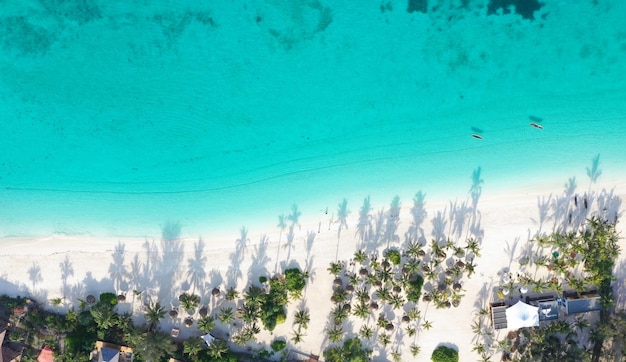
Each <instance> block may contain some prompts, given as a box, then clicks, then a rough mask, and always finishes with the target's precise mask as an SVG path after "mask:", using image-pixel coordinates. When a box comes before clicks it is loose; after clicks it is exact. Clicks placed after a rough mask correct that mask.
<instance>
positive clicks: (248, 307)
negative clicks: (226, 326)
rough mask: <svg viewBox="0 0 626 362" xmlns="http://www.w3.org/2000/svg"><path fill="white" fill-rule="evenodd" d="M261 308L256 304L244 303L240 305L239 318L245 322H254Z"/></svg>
mask: <svg viewBox="0 0 626 362" xmlns="http://www.w3.org/2000/svg"><path fill="white" fill-rule="evenodd" d="M260 313H261V308H260V307H259V306H258V305H255V304H250V303H245V304H244V305H243V306H242V307H241V319H243V321H244V322H246V323H254V322H255V321H256V320H257V319H259V317H260Z"/></svg>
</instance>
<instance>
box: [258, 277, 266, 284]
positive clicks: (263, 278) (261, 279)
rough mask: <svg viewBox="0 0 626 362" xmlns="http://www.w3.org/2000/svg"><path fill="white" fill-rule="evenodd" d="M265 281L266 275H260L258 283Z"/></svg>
mask: <svg viewBox="0 0 626 362" xmlns="http://www.w3.org/2000/svg"><path fill="white" fill-rule="evenodd" d="M266 281H267V277H266V276H264V275H262V276H260V277H259V283H261V284H263V283H265V282H266Z"/></svg>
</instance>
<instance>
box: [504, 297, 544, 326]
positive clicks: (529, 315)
mask: <svg viewBox="0 0 626 362" xmlns="http://www.w3.org/2000/svg"><path fill="white" fill-rule="evenodd" d="M505 313H506V323H507V328H508V329H519V328H524V327H536V326H538V325H539V307H535V306H532V305H530V304H526V303H524V302H522V301H521V300H520V301H519V302H517V303H515V304H514V305H512V306H510V307H509V308H507V309H506V312H505Z"/></svg>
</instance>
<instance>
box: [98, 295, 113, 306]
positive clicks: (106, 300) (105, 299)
mask: <svg viewBox="0 0 626 362" xmlns="http://www.w3.org/2000/svg"><path fill="white" fill-rule="evenodd" d="M100 303H102V304H105V305H111V306H113V305H116V304H117V295H115V294H113V293H102V294H100Z"/></svg>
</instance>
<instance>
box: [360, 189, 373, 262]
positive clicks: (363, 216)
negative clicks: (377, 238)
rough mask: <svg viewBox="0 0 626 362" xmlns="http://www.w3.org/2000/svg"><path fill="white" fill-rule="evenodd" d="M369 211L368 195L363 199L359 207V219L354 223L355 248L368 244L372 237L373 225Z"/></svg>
mask: <svg viewBox="0 0 626 362" xmlns="http://www.w3.org/2000/svg"><path fill="white" fill-rule="evenodd" d="M371 212H372V205H371V203H370V197H369V196H368V197H366V198H365V199H364V200H363V205H362V206H361V208H360V209H359V220H358V222H357V225H356V238H357V248H356V249H357V250H359V249H361V248H363V245H364V244H365V245H367V244H369V241H370V240H371V239H372V234H373V227H372V214H371ZM368 251H370V250H368Z"/></svg>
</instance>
